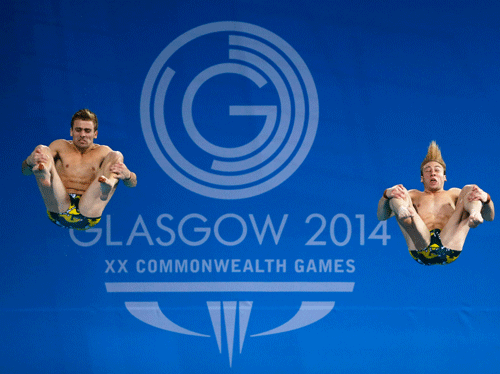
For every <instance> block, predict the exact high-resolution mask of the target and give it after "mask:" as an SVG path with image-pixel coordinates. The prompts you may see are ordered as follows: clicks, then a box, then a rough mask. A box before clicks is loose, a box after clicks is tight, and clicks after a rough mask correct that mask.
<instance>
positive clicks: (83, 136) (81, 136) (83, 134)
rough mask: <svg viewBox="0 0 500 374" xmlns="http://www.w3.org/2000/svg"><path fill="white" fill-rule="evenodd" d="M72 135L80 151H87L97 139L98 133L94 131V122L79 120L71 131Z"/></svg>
mask: <svg viewBox="0 0 500 374" xmlns="http://www.w3.org/2000/svg"><path fill="white" fill-rule="evenodd" d="M70 135H71V136H72V137H73V144H74V145H75V146H76V147H77V148H78V149H80V150H86V149H87V148H89V147H90V146H91V145H92V144H93V143H94V139H95V138H97V131H95V130H94V122H92V121H84V120H81V119H77V120H76V121H75V123H74V124H73V127H72V128H71V130H70Z"/></svg>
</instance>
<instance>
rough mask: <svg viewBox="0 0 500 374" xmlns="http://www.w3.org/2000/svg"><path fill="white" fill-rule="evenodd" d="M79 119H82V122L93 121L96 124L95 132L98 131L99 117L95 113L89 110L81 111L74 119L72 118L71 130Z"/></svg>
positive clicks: (74, 115)
mask: <svg viewBox="0 0 500 374" xmlns="http://www.w3.org/2000/svg"><path fill="white" fill-rule="evenodd" d="M77 119H81V120H82V121H92V122H94V131H97V126H98V122H97V116H96V115H95V113H94V112H92V111H91V110H89V109H80V110H79V111H78V112H76V113H75V114H73V117H72V118H71V128H72V129H73V125H74V124H75V121H76V120H77Z"/></svg>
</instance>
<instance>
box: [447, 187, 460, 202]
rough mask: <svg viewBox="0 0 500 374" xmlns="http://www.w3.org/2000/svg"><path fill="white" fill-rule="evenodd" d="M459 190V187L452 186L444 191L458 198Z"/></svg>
mask: <svg viewBox="0 0 500 374" xmlns="http://www.w3.org/2000/svg"><path fill="white" fill-rule="evenodd" d="M461 191H462V189H461V188H456V187H453V188H450V189H449V190H448V191H446V193H447V194H448V195H450V196H451V197H453V198H455V199H458V195H460V192H461Z"/></svg>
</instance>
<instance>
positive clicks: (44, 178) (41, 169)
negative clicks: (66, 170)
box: [31, 163, 50, 187]
mask: <svg viewBox="0 0 500 374" xmlns="http://www.w3.org/2000/svg"><path fill="white" fill-rule="evenodd" d="M31 170H32V171H33V174H35V177H36V179H37V180H39V181H40V183H41V184H42V186H44V187H50V173H49V171H48V170H47V168H46V167H45V165H44V164H42V163H39V164H36V165H35V166H33V168H32V169H31Z"/></svg>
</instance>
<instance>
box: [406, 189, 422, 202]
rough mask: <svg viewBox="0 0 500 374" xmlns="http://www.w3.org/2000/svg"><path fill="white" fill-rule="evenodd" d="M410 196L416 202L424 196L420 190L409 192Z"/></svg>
mask: <svg viewBox="0 0 500 374" xmlns="http://www.w3.org/2000/svg"><path fill="white" fill-rule="evenodd" d="M408 194H409V195H410V197H411V199H412V200H414V199H417V198H419V197H420V196H422V194H423V192H422V191H419V190H409V191H408Z"/></svg>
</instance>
